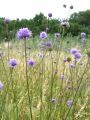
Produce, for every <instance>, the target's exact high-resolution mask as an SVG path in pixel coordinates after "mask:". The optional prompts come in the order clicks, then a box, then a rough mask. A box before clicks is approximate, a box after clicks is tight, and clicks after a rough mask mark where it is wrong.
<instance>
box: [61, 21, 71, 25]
mask: <svg viewBox="0 0 90 120" xmlns="http://www.w3.org/2000/svg"><path fill="white" fill-rule="evenodd" d="M61 25H62V26H63V27H70V24H69V22H68V21H66V20H65V21H62V22H61Z"/></svg>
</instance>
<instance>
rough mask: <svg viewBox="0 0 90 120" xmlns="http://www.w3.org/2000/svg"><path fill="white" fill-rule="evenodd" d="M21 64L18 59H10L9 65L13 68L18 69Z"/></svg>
mask: <svg viewBox="0 0 90 120" xmlns="http://www.w3.org/2000/svg"><path fill="white" fill-rule="evenodd" d="M18 64H19V62H18V61H17V60H16V59H10V61H9V65H10V67H11V68H16V67H17V65H18Z"/></svg>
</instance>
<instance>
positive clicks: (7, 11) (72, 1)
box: [0, 0, 90, 19]
mask: <svg viewBox="0 0 90 120" xmlns="http://www.w3.org/2000/svg"><path fill="white" fill-rule="evenodd" d="M63 4H66V5H67V8H65V9H64V8H63ZM71 5H73V6H74V9H72V10H70V9H69V7H70V6H71ZM87 9H90V0H0V17H5V18H10V19H17V18H19V19H22V18H23V19H31V18H33V17H34V16H35V15H36V14H39V13H40V12H42V13H43V14H44V15H45V16H48V13H52V14H53V18H61V19H63V18H67V17H68V16H69V15H70V14H72V13H74V12H79V11H84V10H87Z"/></svg>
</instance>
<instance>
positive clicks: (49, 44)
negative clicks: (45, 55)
mask: <svg viewBox="0 0 90 120" xmlns="http://www.w3.org/2000/svg"><path fill="white" fill-rule="evenodd" d="M46 49H49V50H51V49H52V42H51V41H48V42H47V43H46Z"/></svg>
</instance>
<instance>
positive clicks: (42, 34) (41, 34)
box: [40, 31, 48, 40]
mask: <svg viewBox="0 0 90 120" xmlns="http://www.w3.org/2000/svg"><path fill="white" fill-rule="evenodd" d="M47 37H48V35H47V33H46V32H45V31H43V32H41V33H40V38H41V39H42V40H44V39H46V38H47Z"/></svg>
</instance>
